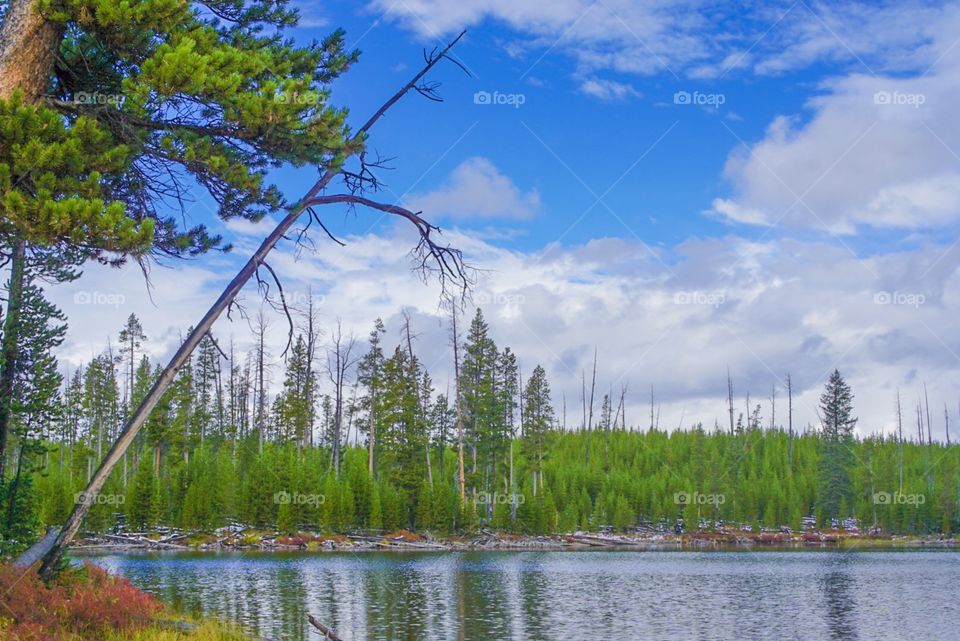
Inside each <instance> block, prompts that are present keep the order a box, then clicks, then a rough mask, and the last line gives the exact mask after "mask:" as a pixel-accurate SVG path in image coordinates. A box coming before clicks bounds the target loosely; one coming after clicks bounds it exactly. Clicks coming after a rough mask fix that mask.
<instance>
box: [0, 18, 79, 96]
mask: <svg viewBox="0 0 960 641" xmlns="http://www.w3.org/2000/svg"><path fill="white" fill-rule="evenodd" d="M38 5H39V2H38V0H10V2H9V4H8V5H7V13H6V15H5V16H4V17H3V24H2V25H0V100H9V99H10V98H11V97H12V96H13V92H14V91H15V90H17V89H20V90H21V91H22V92H23V97H24V100H25V101H26V102H28V103H35V102H37V101H38V100H39V98H40V97H41V96H42V95H43V94H45V93H46V91H47V85H48V82H49V79H50V72H51V70H52V69H53V63H54V60H55V58H56V55H57V50H58V48H59V46H60V41H61V40H62V39H63V32H64V26H63V25H62V24H58V23H55V22H51V21H50V20H48V19H47V18H45V17H44V16H43V15H41V14H40V12H39V10H38V8H37V6H38Z"/></svg>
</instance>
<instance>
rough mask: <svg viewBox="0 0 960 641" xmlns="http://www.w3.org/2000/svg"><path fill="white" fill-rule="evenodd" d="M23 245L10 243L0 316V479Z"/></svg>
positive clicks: (12, 378)
mask: <svg viewBox="0 0 960 641" xmlns="http://www.w3.org/2000/svg"><path fill="white" fill-rule="evenodd" d="M26 248H27V245H26V243H25V242H24V241H22V240H18V241H17V242H16V245H14V247H13V255H12V256H11V259H10V287H9V293H8V295H7V315H6V316H5V317H4V319H3V364H2V365H0V480H2V479H3V478H4V473H5V472H6V462H7V437H8V434H9V432H10V420H11V418H12V414H13V407H12V405H13V385H14V381H15V380H16V376H17V356H18V350H17V343H18V342H19V340H18V338H19V333H20V332H19V329H20V306H21V304H22V303H23V279H24V268H25V266H26Z"/></svg>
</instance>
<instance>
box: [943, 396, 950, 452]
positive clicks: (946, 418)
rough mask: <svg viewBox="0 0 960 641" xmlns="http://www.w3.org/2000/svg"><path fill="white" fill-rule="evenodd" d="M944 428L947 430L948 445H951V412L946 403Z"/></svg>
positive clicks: (944, 407) (944, 406)
mask: <svg viewBox="0 0 960 641" xmlns="http://www.w3.org/2000/svg"><path fill="white" fill-rule="evenodd" d="M943 429H944V430H946V436H947V447H950V412H949V411H948V410H947V404H946V403H944V404H943Z"/></svg>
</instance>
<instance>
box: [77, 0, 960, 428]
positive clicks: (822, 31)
mask: <svg viewBox="0 0 960 641" xmlns="http://www.w3.org/2000/svg"><path fill="white" fill-rule="evenodd" d="M302 7H303V15H304V26H302V27H301V28H299V29H297V31H296V36H297V37H298V38H302V39H304V40H307V39H310V38H318V39H319V38H321V37H323V36H324V35H326V34H327V33H329V32H330V31H331V30H332V29H333V28H335V27H338V26H339V27H343V28H344V29H346V31H347V40H348V42H350V43H352V44H353V45H354V46H356V47H357V48H359V49H360V50H361V51H362V56H361V58H360V62H359V63H358V64H357V66H356V67H354V68H353V69H352V70H351V71H350V72H349V73H348V74H347V75H346V76H345V77H344V78H342V79H341V80H339V81H338V82H337V83H336V84H335V85H334V87H333V102H334V103H336V104H339V105H344V106H348V107H349V108H350V110H351V121H352V122H353V123H354V124H357V123H359V122H361V121H362V120H365V119H366V117H367V115H368V114H369V113H371V112H372V111H373V110H374V109H376V107H377V106H379V104H380V103H381V102H382V101H383V100H384V99H385V98H386V97H387V96H389V95H390V94H392V92H393V91H395V90H396V88H397V87H398V86H400V85H401V84H403V83H404V82H406V80H407V79H408V78H409V77H410V75H411V74H412V73H414V72H415V71H416V70H417V69H418V68H419V66H420V65H421V64H422V49H423V48H424V47H427V48H432V47H434V46H440V45H442V44H443V43H444V42H446V41H448V40H449V39H450V38H452V37H453V36H455V34H456V33H458V32H459V31H460V30H461V29H466V30H467V35H466V37H465V38H464V40H463V41H462V42H461V43H460V44H459V45H458V46H457V48H456V50H455V55H456V56H457V58H458V59H459V60H460V61H462V63H463V64H464V65H465V66H466V67H467V68H468V69H469V70H470V71H471V72H472V75H471V76H469V77H468V76H466V75H465V74H463V73H462V72H461V71H460V70H459V69H457V68H456V67H455V66H454V65H452V64H447V65H441V66H440V67H439V68H438V69H437V70H436V71H435V72H434V73H433V74H432V76H431V79H432V80H436V81H439V82H441V83H442V87H441V90H440V91H441V93H442V95H443V97H444V99H445V101H444V102H443V103H439V104H437V103H431V102H428V101H426V100H425V99H422V98H419V97H417V96H411V97H409V98H407V99H405V100H404V101H403V102H402V103H400V104H399V105H398V106H397V107H396V108H395V109H393V110H391V111H390V113H389V115H388V116H387V117H386V118H385V119H383V120H382V121H381V122H380V123H379V124H378V125H377V127H376V129H375V130H374V131H373V133H372V136H371V142H370V146H371V148H373V149H375V150H376V151H378V152H379V153H381V154H382V155H383V156H388V157H395V160H394V161H393V163H392V166H393V167H394V169H393V170H392V171H390V172H385V173H384V174H383V178H384V179H385V181H386V183H387V186H388V189H386V190H385V191H384V192H383V193H382V194H381V198H382V199H383V200H386V201H391V202H400V203H402V204H404V205H407V206H409V207H412V208H416V209H423V211H424V214H425V216H426V217H427V218H429V219H431V220H432V221H435V222H437V223H439V224H440V225H441V226H442V227H443V228H444V230H445V231H446V233H447V236H448V238H449V239H450V240H451V242H452V243H454V244H456V245H457V246H459V247H461V248H463V250H464V251H465V254H466V257H467V259H468V260H469V261H470V262H471V263H473V264H474V265H476V266H478V267H480V268H482V269H483V270H484V271H483V272H482V273H481V274H480V275H479V276H478V279H477V283H476V287H475V290H474V294H475V295H474V302H475V303H476V304H477V305H481V306H483V308H484V311H485V313H486V315H487V317H488V319H489V320H490V322H491V325H492V326H493V329H494V335H495V338H496V339H497V340H498V342H499V343H500V344H506V345H511V346H512V347H513V349H514V351H516V352H517V353H518V354H519V355H520V356H521V360H522V364H523V367H524V368H525V369H526V370H527V371H529V370H531V369H532V367H533V366H534V365H535V364H537V363H541V364H543V365H545V367H546V368H547V371H548V373H549V375H550V376H551V381H552V383H553V385H554V390H555V396H556V397H557V399H556V400H557V401H558V403H559V398H560V397H562V396H563V395H566V397H567V399H568V403H569V404H570V405H571V406H577V404H578V403H579V400H578V398H579V388H580V382H579V377H580V375H581V372H582V371H583V370H584V369H587V368H589V362H590V359H591V358H592V356H593V351H594V348H596V349H597V351H598V354H599V358H600V365H599V372H600V373H599V374H598V379H599V380H600V384H601V386H602V387H607V388H608V389H610V388H612V389H618V388H619V386H620V385H621V384H629V386H630V389H631V390H633V392H632V393H631V395H630V397H629V399H628V402H629V404H630V415H632V416H641V415H645V414H646V413H647V410H646V409H645V405H646V403H647V402H648V401H647V399H648V397H649V388H650V386H651V385H652V386H654V388H655V389H656V390H658V391H657V396H658V398H659V399H660V400H659V401H658V402H659V403H662V405H663V407H662V415H663V416H664V418H663V425H664V426H668V427H673V426H677V425H680V426H689V425H690V424H692V423H693V422H696V421H701V422H703V423H704V424H705V425H707V426H712V425H713V422H714V419H715V418H722V417H723V411H724V408H723V402H724V401H723V399H724V396H725V393H726V382H725V376H726V370H727V368H728V367H729V368H730V370H731V372H732V374H733V377H734V382H735V390H736V394H737V396H738V399H741V400H738V403H739V404H743V405H744V410H745V409H746V408H745V405H746V395H747V393H748V392H749V393H750V394H751V398H752V399H753V401H751V403H754V402H760V403H761V404H763V405H764V409H763V410H762V412H761V414H762V416H763V417H764V420H765V421H766V420H769V418H770V411H769V410H770V408H769V404H768V401H767V400H766V398H767V397H768V396H769V395H770V393H771V389H773V390H780V391H779V392H777V393H778V394H782V393H783V391H782V390H783V386H784V379H785V376H786V374H787V372H790V373H791V376H792V378H793V381H794V387H795V389H796V390H797V393H798V399H797V415H796V417H795V423H796V424H798V425H801V426H803V425H805V424H810V425H815V424H816V411H815V406H816V399H817V395H818V394H819V390H820V388H821V387H822V384H823V382H824V380H825V379H826V377H827V376H828V375H829V373H830V371H832V369H833V368H834V367H837V368H839V369H841V371H842V372H843V373H844V374H846V375H847V376H848V378H849V379H850V380H851V381H852V383H853V386H854V391H855V393H856V394H857V397H858V399H859V403H858V411H859V412H860V416H861V423H860V426H861V427H860V429H861V430H862V431H863V432H876V431H889V430H890V429H891V428H892V425H893V420H894V418H895V416H894V415H893V408H894V406H895V405H894V402H895V394H896V392H897V390H898V389H899V390H901V392H902V394H903V395H904V398H905V404H906V406H907V407H911V406H912V405H911V404H912V403H913V402H914V401H915V399H916V397H917V396H918V395H919V393H920V390H921V388H922V385H923V383H925V382H926V383H927V384H928V386H929V388H930V396H931V403H932V404H934V405H935V406H939V405H941V404H944V403H946V404H947V405H948V408H950V407H953V408H956V407H957V401H958V400H960V399H958V397H960V394H958V393H957V383H958V382H960V355H958V354H960V328H958V326H957V324H956V322H955V320H954V319H955V318H956V317H957V314H958V313H960V278H958V267H960V248H958V245H957V241H958V231H960V228H958V223H960V126H958V125H957V122H956V117H955V113H956V110H957V109H956V107H957V104H960V40H958V34H960V5H958V4H957V3H939V2H907V3H892V2H891V3H858V2H832V3H815V2H808V1H806V0H796V1H794V2H791V1H785V2H773V3H770V2H765V3H753V2H748V3H726V2H707V1H702V0H680V1H679V2H667V1H662V2H661V1H659V0H643V1H627V0H597V1H589V0H551V1H549V2H547V1H546V0H526V1H524V2H516V0H488V1H486V2H481V1H480V0H458V1H457V2H452V1H451V0H372V2H368V3H348V2H331V3H324V4H322V5H306V4H304V5H302ZM478 92H481V93H480V94H478ZM478 95H479V96H480V99H479V102H480V103H484V102H485V98H487V97H490V99H491V100H490V102H496V101H498V99H499V101H501V102H503V103H508V104H478V98H477V96H478ZM687 98H689V100H687ZM694 102H696V103H701V104H689V103H694ZM518 103H519V104H518ZM685 103H687V104H685ZM275 178H276V180H277V182H278V184H279V185H280V186H281V187H282V188H283V190H284V192H285V193H287V194H288V196H289V198H290V199H295V198H296V197H297V196H299V195H300V194H301V193H302V192H303V191H304V189H305V188H307V187H308V186H309V185H310V184H312V181H313V179H314V172H312V171H310V170H309V169H304V170H297V171H292V170H285V171H281V172H278V173H277V174H276V176H275ZM191 215H192V216H194V217H195V218H196V219H198V220H203V221H208V222H210V221H211V215H210V213H209V210H208V209H207V208H206V207H204V206H203V204H202V203H200V204H198V205H197V206H196V207H194V208H193V210H192V212H191ZM325 215H326V216H327V219H328V221H329V222H330V225H331V228H332V229H334V230H335V231H336V232H337V233H338V235H342V236H343V237H344V238H345V239H346V240H348V245H347V247H346V248H343V249H340V248H336V247H334V246H332V245H330V244H329V243H325V242H324V240H323V239H317V251H316V252H315V253H311V252H297V251H295V249H294V248H293V247H290V246H281V247H280V248H278V251H277V252H276V254H275V255H274V257H273V258H272V261H274V262H275V264H276V266H279V267H281V268H282V273H283V274H285V278H286V280H287V288H288V289H289V290H290V292H291V293H292V294H293V295H294V296H295V297H296V296H298V295H299V297H300V299H302V298H303V294H304V293H305V292H306V291H307V289H308V288H309V289H311V290H312V291H313V292H314V293H319V295H321V296H322V297H323V300H324V306H323V312H324V314H325V318H326V320H327V321H328V322H330V323H332V322H334V321H335V319H337V318H341V319H343V321H344V323H345V326H346V327H348V328H350V329H351V330H353V331H355V333H356V335H357V336H358V337H363V336H365V335H366V332H367V330H368V327H369V325H370V324H371V322H372V320H373V319H374V318H375V317H376V316H378V315H380V316H383V317H384V319H385V320H386V321H387V325H388V330H389V331H390V332H394V333H395V332H396V328H397V325H398V323H399V312H400V309H401V308H407V309H408V311H410V312H411V313H412V315H413V317H414V319H415V321H416V323H417V327H418V329H419V331H420V332H421V338H420V339H419V341H420V350H421V351H422V353H424V355H425V358H426V360H427V361H428V363H430V364H435V367H434V368H433V371H434V372H435V374H434V378H435V380H437V381H438V382H440V383H439V384H440V386H441V388H442V386H443V384H444V383H443V381H445V380H446V376H447V375H448V374H449V370H450V369H451V368H450V365H451V356H450V354H449V353H448V351H449V348H448V340H447V339H446V328H445V327H444V326H443V324H442V322H441V318H440V316H441V314H439V313H438V310H437V298H438V291H437V288H436V286H435V284H433V285H430V284H428V285H424V284H423V283H421V282H420V281H419V280H418V279H417V278H415V277H414V276H413V275H411V274H410V272H409V260H408V257H407V256H406V252H407V250H408V249H409V247H410V243H411V240H412V238H411V235H410V230H408V229H406V228H404V227H402V226H399V224H398V222H397V221H394V220H390V219H389V217H388V218H384V217H382V216H379V215H375V214H373V213H371V212H362V211H361V212H359V213H358V215H357V216H356V217H353V216H352V215H351V216H344V213H343V212H342V211H341V210H337V209H330V210H326V211H325ZM269 223H270V221H269V220H268V221H265V222H264V223H263V224H262V225H258V226H251V225H247V224H237V223H232V224H228V225H221V224H220V223H217V222H215V221H214V224H215V225H217V226H219V227H220V228H221V229H223V230H224V232H225V235H226V236H228V238H229V239H230V240H231V241H233V242H235V243H236V248H237V249H236V251H235V252H234V255H233V256H221V257H207V258H204V259H203V260H200V261H192V262H187V263H182V264H177V265H173V266H171V267H169V268H163V269H157V270H155V272H154V275H153V281H154V284H155V287H156V288H155V291H154V292H153V296H152V300H151V298H150V297H149V296H147V295H146V293H145V291H144V288H143V283H142V279H141V278H140V276H139V274H138V273H136V272H135V270H128V271H125V272H123V273H122V274H121V275H119V276H118V275H117V274H116V273H115V272H110V271H107V270H104V269H100V268H96V267H91V268H90V270H88V273H87V276H86V277H85V278H84V279H83V280H81V281H78V283H76V284H73V285H71V286H69V287H66V288H64V289H63V290H62V292H60V293H59V294H58V296H59V297H60V298H59V302H61V304H63V305H64V307H65V308H66V309H67V312H68V314H70V319H71V325H72V327H73V328H74V334H73V337H72V338H71V341H70V342H69V343H68V344H67V345H65V347H64V350H63V354H62V356H63V359H64V361H65V362H69V363H72V364H77V363H79V362H82V361H84V360H88V359H89V358H90V356H91V354H92V353H95V352H96V351H97V350H99V349H101V348H102V346H103V344H104V343H105V342H106V334H105V330H104V328H105V327H110V326H111V324H116V325H118V326H119V322H114V320H113V319H115V318H116V317H117V316H116V315H117V312H118V311H120V312H122V314H121V315H125V314H126V313H127V312H128V311H133V312H135V313H137V314H138V315H140V316H141V317H144V318H145V319H146V321H145V325H146V328H147V331H148V334H151V335H152V336H153V337H154V338H153V339H152V341H151V343H150V346H149V349H150V350H151V351H152V352H153V354H154V355H155V356H156V357H157V358H163V357H164V356H165V355H166V354H169V352H170V351H171V350H172V349H173V348H174V347H175V345H176V342H177V340H178V336H179V335H180V334H181V333H182V332H183V331H184V330H185V329H186V328H187V327H188V326H190V325H191V324H192V323H193V322H195V319H196V318H198V317H199V315H200V314H201V313H202V311H203V310H204V309H205V308H206V306H207V305H208V304H209V302H210V301H211V300H213V298H215V296H216V294H217V292H218V291H219V288H220V287H222V285H223V283H224V282H225V280H226V279H227V278H228V277H229V276H230V274H231V273H232V271H233V270H234V269H235V268H236V267H237V266H238V264H239V262H240V261H241V260H242V259H243V258H244V257H245V256H246V255H248V254H249V251H251V250H252V248H253V247H255V245H256V243H257V242H258V240H259V238H262V236H263V235H264V234H265V233H266V232H267V231H268V229H269ZM78 292H80V293H85V294H87V296H81V297H80V298H79V300H80V301H81V302H80V303H77V300H78V298H77V294H78ZM89 294H101V296H99V299H98V298H97V296H93V300H108V301H113V302H112V303H107V304H104V305H100V306H91V305H90V304H89V302H84V301H89V300H90V299H91V297H90V296H89ZM102 294H112V295H114V296H113V298H104V296H102ZM245 296H246V300H247V302H248V305H250V306H251V308H255V306H256V305H257V304H258V302H257V300H258V299H257V296H256V292H255V291H253V289H252V288H250V291H248V292H246V294H245ZM467 313H472V309H468V310H467ZM274 322H275V323H276V325H277V332H276V343H277V345H276V346H275V349H276V351H277V352H278V353H279V351H280V348H281V346H282V345H281V344H282V340H283V338H284V337H285V331H284V330H283V327H282V320H281V319H279V318H277V319H275V321H274ZM118 329H119V327H118ZM217 332H218V333H221V334H231V335H235V336H236V337H237V340H238V341H239V343H240V345H241V346H243V345H244V344H246V343H245V341H247V342H248V341H249V331H248V328H247V327H246V326H245V325H244V324H243V323H242V322H239V323H238V322H236V321H235V322H234V323H232V324H231V323H229V322H227V321H226V320H222V321H220V322H219V323H218V325H217ZM934 399H935V400H934ZM751 411H752V408H751ZM951 411H953V410H951ZM935 413H936V412H935ZM938 415H942V413H940V414H938ZM781 418H782V417H781ZM954 420H957V417H956V415H955V414H954ZM777 422H778V423H779V422H781V420H780V419H778V420H777ZM958 424H960V423H958ZM938 430H939V431H942V426H940V425H935V426H934V434H937V433H938Z"/></svg>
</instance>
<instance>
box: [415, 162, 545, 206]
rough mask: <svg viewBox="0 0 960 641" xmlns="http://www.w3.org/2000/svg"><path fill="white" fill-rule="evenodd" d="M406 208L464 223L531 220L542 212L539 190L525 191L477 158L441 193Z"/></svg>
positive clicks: (442, 187) (437, 191)
mask: <svg viewBox="0 0 960 641" xmlns="http://www.w3.org/2000/svg"><path fill="white" fill-rule="evenodd" d="M406 205H407V206H409V207H411V208H412V209H414V210H417V211H424V212H428V213H429V214H430V216H432V217H435V218H451V219H454V220H458V221H463V222H476V221H481V220H487V219H492V218H511V219H527V218H531V217H532V216H534V215H535V214H536V213H537V212H538V211H539V210H540V194H539V193H538V192H537V190H536V189H531V190H529V191H522V190H521V189H520V188H518V187H517V186H516V185H515V184H514V183H513V181H511V180H510V178H508V177H507V176H505V175H503V174H502V173H500V171H499V170H498V169H497V168H496V167H495V166H494V165H493V163H492V162H490V160H488V159H486V158H480V157H474V158H468V159H467V160H465V161H463V162H462V163H460V165H459V166H457V168H456V169H454V170H453V172H452V174H451V175H450V177H449V178H448V179H447V180H446V182H444V183H443V184H442V185H440V186H439V187H438V188H437V189H435V190H433V191H431V192H428V193H422V194H413V195H411V196H409V197H408V198H407V199H406Z"/></svg>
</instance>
